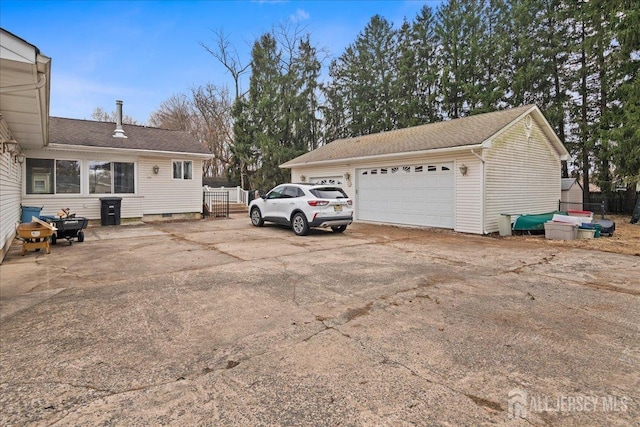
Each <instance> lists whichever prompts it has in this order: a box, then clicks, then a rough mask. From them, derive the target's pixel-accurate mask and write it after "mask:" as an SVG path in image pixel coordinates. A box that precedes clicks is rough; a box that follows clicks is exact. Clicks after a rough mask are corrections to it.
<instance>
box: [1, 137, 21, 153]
mask: <svg viewBox="0 0 640 427" xmlns="http://www.w3.org/2000/svg"><path fill="white" fill-rule="evenodd" d="M18 151H19V148H18V142H17V141H14V140H12V139H11V140H9V141H4V142H3V143H2V152H3V153H7V152H8V153H9V155H14V154H15V153H17V152H18Z"/></svg>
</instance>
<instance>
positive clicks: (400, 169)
mask: <svg viewBox="0 0 640 427" xmlns="http://www.w3.org/2000/svg"><path fill="white" fill-rule="evenodd" d="M385 169H386V171H387V173H381V172H382V171H383V170H385ZM357 185H358V192H357V194H358V197H357V205H356V209H357V211H358V218H359V219H361V220H367V221H377V222H389V223H396V224H408V225H424V226H433V227H443V228H453V219H454V173H453V163H452V162H450V163H443V164H428V165H427V164H422V165H413V166H388V167H386V168H372V169H360V170H358V183H357Z"/></svg>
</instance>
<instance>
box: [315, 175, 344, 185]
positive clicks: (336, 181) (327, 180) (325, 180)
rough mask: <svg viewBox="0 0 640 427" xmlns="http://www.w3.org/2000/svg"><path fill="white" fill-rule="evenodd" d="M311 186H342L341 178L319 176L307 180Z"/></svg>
mask: <svg viewBox="0 0 640 427" xmlns="http://www.w3.org/2000/svg"><path fill="white" fill-rule="evenodd" d="M309 182H310V183H311V184H330V185H342V177H341V176H321V177H311V178H309Z"/></svg>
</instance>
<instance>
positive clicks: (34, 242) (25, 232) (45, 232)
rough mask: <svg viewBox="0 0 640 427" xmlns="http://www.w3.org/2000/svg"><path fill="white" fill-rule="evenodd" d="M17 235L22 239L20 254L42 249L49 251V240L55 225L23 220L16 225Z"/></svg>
mask: <svg viewBox="0 0 640 427" xmlns="http://www.w3.org/2000/svg"><path fill="white" fill-rule="evenodd" d="M17 230H18V237H19V238H20V239H22V255H23V256H24V254H26V253H27V251H38V250H40V249H44V250H45V251H47V253H51V247H50V245H49V240H50V239H51V235H52V234H53V232H54V231H55V227H52V226H50V225H49V224H47V223H42V222H25V223H22V224H20V225H19V226H18V228H17Z"/></svg>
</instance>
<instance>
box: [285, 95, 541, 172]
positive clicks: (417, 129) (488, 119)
mask: <svg viewBox="0 0 640 427" xmlns="http://www.w3.org/2000/svg"><path fill="white" fill-rule="evenodd" d="M533 107H534V105H525V106H522V107H517V108H511V109H508V110H501V111H495V112H492V113H484V114H478V115H475V116H469V117H463V118H460V119H454V120H449V121H445V122H437V123H429V124H426V125H421V126H414V127H410V128H405V129H398V130H393V131H388V132H381V133H376V134H371V135H365V136H359V137H355V138H346V139H338V140H336V141H333V142H331V143H330V144H327V145H323V146H321V147H318V148H317V149H315V150H313V151H310V152H308V153H305V154H303V155H301V156H299V157H296V158H295V159H292V160H290V161H288V162H286V163H284V164H283V165H282V166H283V167H292V166H296V165H303V164H306V163H315V162H322V161H330V160H340V159H352V158H359V157H370V156H379V155H385V154H394V153H409V152H415V151H427V150H435V149H439V148H451V147H464V146H468V145H476V144H481V143H483V142H484V141H486V140H488V139H489V138H491V136H493V135H494V134H496V133H497V132H499V131H500V130H501V129H502V128H504V127H505V126H507V125H508V124H509V123H511V122H512V121H514V120H515V119H517V118H518V117H519V116H520V115H522V114H523V113H524V112H526V111H527V110H530V109H531V108H533Z"/></svg>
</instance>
